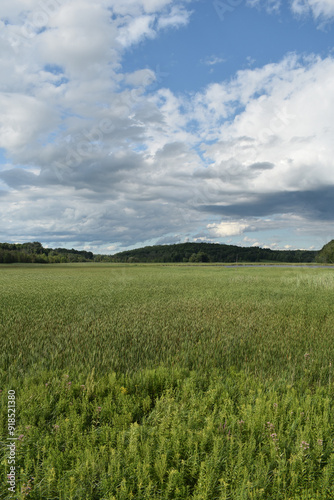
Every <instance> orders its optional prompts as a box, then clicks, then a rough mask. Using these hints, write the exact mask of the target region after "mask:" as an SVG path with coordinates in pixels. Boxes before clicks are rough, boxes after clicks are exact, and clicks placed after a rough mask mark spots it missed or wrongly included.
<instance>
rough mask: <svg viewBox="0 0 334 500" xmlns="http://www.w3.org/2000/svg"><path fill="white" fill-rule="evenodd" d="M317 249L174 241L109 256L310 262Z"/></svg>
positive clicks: (116, 258)
mask: <svg viewBox="0 0 334 500" xmlns="http://www.w3.org/2000/svg"><path fill="white" fill-rule="evenodd" d="M317 253H318V252H316V251H310V250H270V249H267V248H259V247H238V246H235V245H222V244H219V243H178V244H175V245H156V246H150V247H144V248H136V249H135V250H128V251H126V252H121V253H117V254H115V255H114V256H113V259H114V262H157V263H158V262H230V263H232V262H265V261H272V262H295V263H297V262H314V261H315V258H316V255H317Z"/></svg>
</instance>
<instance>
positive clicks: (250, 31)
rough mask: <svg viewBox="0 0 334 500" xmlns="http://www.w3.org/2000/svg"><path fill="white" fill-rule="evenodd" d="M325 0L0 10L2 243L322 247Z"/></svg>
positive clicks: (332, 21)
mask: <svg viewBox="0 0 334 500" xmlns="http://www.w3.org/2000/svg"><path fill="white" fill-rule="evenodd" d="M333 25H334V0H286V1H283V0H282V1H280V0H94V2H92V1H91V0H11V1H10V2H1V6H0V66H1V72H0V241H2V242H5V241H6V242H12V243H23V242H26V241H40V242H41V243H42V244H43V245H44V246H46V247H53V248H55V247H66V248H72V247H73V248H77V249H85V250H91V251H93V252H94V253H106V254H113V253H116V252H118V251H122V250H127V249H131V248H138V247H142V246H146V245H155V244H172V243H181V242H186V241H190V242H201V241H203V242H216V243H225V244H233V245H240V246H260V247H263V248H272V249H297V248H299V249H315V250H318V249H320V248H321V247H322V246H323V245H324V244H325V243H327V242H328V241H330V240H332V239H334V224H333V222H334V203H333V200H334V140H333V139H334V120H333V116H334V37H333V35H334V26H333Z"/></svg>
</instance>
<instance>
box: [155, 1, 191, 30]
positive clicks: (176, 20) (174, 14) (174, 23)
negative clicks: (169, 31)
mask: <svg viewBox="0 0 334 500" xmlns="http://www.w3.org/2000/svg"><path fill="white" fill-rule="evenodd" d="M190 15H191V12H190V11H188V10H186V9H185V8H181V7H180V6H176V5H175V6H173V7H172V9H171V11H170V13H169V14H168V15H166V16H161V17H160V19H159V21H158V28H160V29H164V28H171V27H172V28H179V27H180V26H185V25H186V24H188V22H189V18H190Z"/></svg>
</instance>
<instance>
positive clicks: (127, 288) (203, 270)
mask: <svg viewBox="0 0 334 500" xmlns="http://www.w3.org/2000/svg"><path fill="white" fill-rule="evenodd" d="M0 277H1V280H0V306H1V309H0V328H1V330H0V331H1V346H2V349H1V352H0V389H1V390H2V392H1V393H0V435H1V436H2V444H3V445H4V446H3V447H2V456H1V467H0V477H1V479H2V481H1V487H2V491H1V493H2V496H1V498H4V499H6V498H10V496H11V495H10V494H9V492H8V490H7V485H6V482H5V481H6V474H7V473H8V464H7V450H6V447H5V442H6V439H7V437H8V431H7V392H8V390H10V389H11V390H15V391H16V396H17V429H16V436H17V437H18V438H19V439H18V441H17V449H16V460H17V461H16V470H17V476H18V477H17V487H16V496H15V498H18V499H23V498H30V499H43V500H45V499H50V500H51V499H62V500H65V499H66V500H68V499H73V500H74V499H87V500H88V499H89V500H95V499H96V500H107V499H108V500H109V499H110V500H111V499H117V500H118V499H124V500H125V499H126V500H127V499H131V498H133V499H136V500H137V499H138V500H139V499H156V500H158V499H159V500H160V499H171V500H172V499H196V500H204V499H207V500H213V499H233V500H239V499H261V498H263V499H277V500H278V499H287V500H288V499H295V500H297V499H298V500H299V499H309V500H311V499H326V498H328V499H331V498H333V497H334V453H333V440H334V413H333V408H332V401H333V395H334V390H333V378H332V377H333V375H332V364H333V361H334V312H333V307H332V304H333V299H334V273H333V271H332V270H327V269H299V268H294V269H286V268H284V269H276V268H275V269H266V268H264V269H262V268H241V267H235V268H225V267H210V266H205V267H204V266H199V267H186V266H184V267H176V266H158V265H156V266H153V265H138V266H136V265H133V266H131V265H130V266H129V265H126V266H122V265H115V264H114V265H101V264H95V265H94V264H92V265H88V264H82V265H80V264H77V265H57V266H47V267H46V266H38V265H30V266H23V265H21V266H20V265H17V266H13V265H12V266H2V267H1V268H0Z"/></svg>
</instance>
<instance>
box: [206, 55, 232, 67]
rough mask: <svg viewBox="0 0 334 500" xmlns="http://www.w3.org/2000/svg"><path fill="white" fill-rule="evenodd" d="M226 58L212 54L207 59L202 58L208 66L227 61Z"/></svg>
mask: <svg viewBox="0 0 334 500" xmlns="http://www.w3.org/2000/svg"><path fill="white" fill-rule="evenodd" d="M225 61H226V59H223V58H222V57H218V56H210V57H207V58H206V59H204V60H202V61H201V62H202V64H205V65H207V66H215V65H216V64H220V63H223V62H225Z"/></svg>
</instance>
